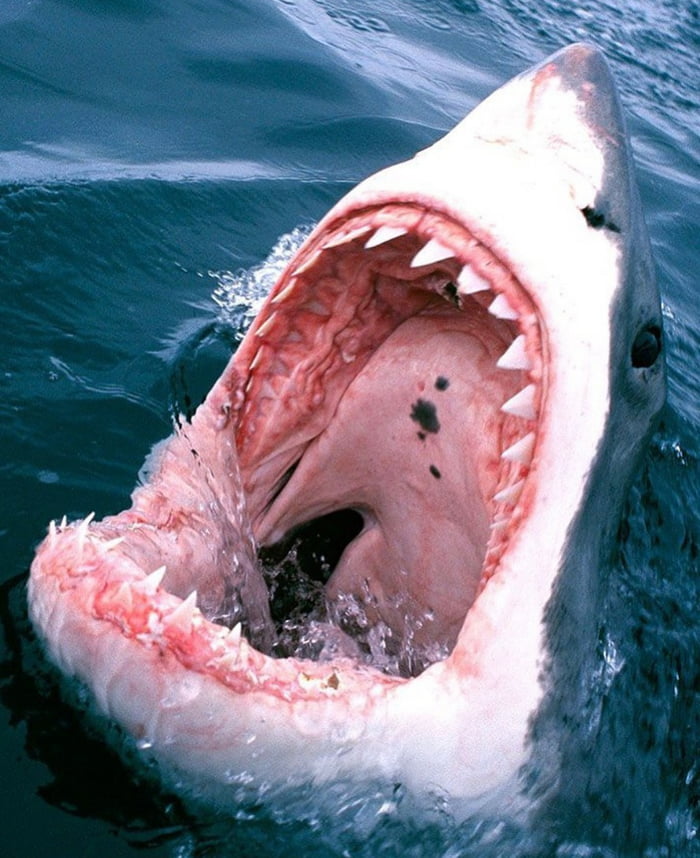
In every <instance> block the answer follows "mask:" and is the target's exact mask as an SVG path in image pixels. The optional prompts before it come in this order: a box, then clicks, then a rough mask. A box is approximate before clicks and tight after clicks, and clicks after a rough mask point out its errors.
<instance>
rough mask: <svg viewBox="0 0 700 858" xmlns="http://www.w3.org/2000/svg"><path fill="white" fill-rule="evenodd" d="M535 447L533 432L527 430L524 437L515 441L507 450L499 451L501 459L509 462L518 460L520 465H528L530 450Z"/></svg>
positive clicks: (530, 455)
mask: <svg viewBox="0 0 700 858" xmlns="http://www.w3.org/2000/svg"><path fill="white" fill-rule="evenodd" d="M534 449H535V433H534V432H528V434H527V435H525V437H524V438H521V439H520V440H519V441H516V442H515V444H513V445H512V446H511V447H508V449H507V450H504V451H503V452H502V453H501V458H502V459H507V460H508V461H509V462H519V463H520V464H521V465H529V464H530V462H531V461H532V451H533V450H534Z"/></svg>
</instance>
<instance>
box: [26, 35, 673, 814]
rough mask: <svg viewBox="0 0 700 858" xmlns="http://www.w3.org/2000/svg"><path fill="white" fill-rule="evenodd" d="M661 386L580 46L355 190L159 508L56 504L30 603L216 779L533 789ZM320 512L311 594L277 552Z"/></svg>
mask: <svg viewBox="0 0 700 858" xmlns="http://www.w3.org/2000/svg"><path fill="white" fill-rule="evenodd" d="M664 393H665V381H664V361H663V355H662V327H661V313H660V306H659V296H658V292H657V287H656V283H655V276H654V270H653V264H652V259H651V253H650V248H649V241H648V237H647V233H646V229H645V225H644V221H643V216H642V213H641V207H640V202H639V197H638V192H637V188H636V184H635V179H634V175H633V166H632V162H631V155H630V150H629V145H628V142H627V138H626V134H625V129H624V123H623V118H622V114H621V109H620V105H619V102H618V97H617V95H616V91H615V87H614V84H613V81H612V78H611V75H610V73H609V70H608V67H607V65H606V63H605V61H604V59H603V58H602V56H601V54H600V53H599V52H598V51H597V50H596V49H594V48H592V47H590V46H587V45H583V44H576V45H572V46H570V47H568V48H566V49H564V50H562V51H560V52H558V53H556V54H554V55H553V56H552V57H550V58H549V59H547V60H546V61H544V62H543V63H542V64H540V65H538V66H536V67H535V68H533V69H531V70H529V71H527V72H526V73H524V74H522V75H520V76H519V77H516V78H515V79H513V80H512V81H510V82H509V83H507V84H506V85H504V86H503V87H502V88H501V89H499V90H497V91H496V92H495V93H494V94H493V95H491V96H490V97H489V98H488V99H486V100H485V101H484V102H483V103H482V104H480V105H479V106H478V107H477V108H476V109H474V110H473V111H472V112H471V113H470V114H469V115H468V116H467V117H466V118H465V119H464V120H463V121H462V122H461V123H460V124H459V125H457V126H456V127H455V128H454V130H452V131H451V132H450V133H448V134H447V135H446V136H445V137H444V138H443V139H441V140H439V141H438V142H437V143H435V144H434V145H433V146H431V147H430V148H428V149H426V150H424V151H422V152H419V153H418V154H417V155H416V156H415V157H414V158H412V159H411V160H409V161H406V162H404V163H401V164H397V165H395V166H391V167H389V168H387V169H384V170H381V171H380V172H378V173H376V174H374V175H372V176H370V177H369V178H368V179H366V180H365V181H363V182H361V183H360V184H359V185H358V186H357V187H355V188H354V189H353V190H351V191H350V192H349V193H348V194H347V195H346V196H345V197H344V198H343V199H341V200H340V202H338V203H337V205H335V206H334V208H332V209H331V211H330V212H329V213H328V214H327V215H326V216H325V217H324V218H323V219H322V220H321V221H320V223H319V224H318V225H317V226H316V228H315V229H314V230H313V232H312V233H311V234H310V235H309V236H308V238H307V240H305V242H304V243H303V245H302V246H301V247H300V248H299V250H298V251H297V252H296V253H295V255H294V256H293V258H292V259H291V261H290V262H289V264H288V265H287V267H286V269H285V270H284V272H283V273H282V275H281V276H280V278H279V280H278V282H277V284H276V285H275V287H274V288H273V289H272V291H271V293H270V294H269V296H268V297H267V299H266V301H265V303H264V305H263V307H262V309H261V310H260V312H259V314H258V316H257V318H256V319H255V321H254V323H253V324H252V326H251V328H250V330H249V332H248V333H247V335H246V337H245V339H244V341H243V343H242V345H241V346H240V348H239V349H238V350H237V352H236V354H235V355H234V356H233V357H232V359H231V361H230V363H229V364H228V366H227V367H226V369H225V370H224V372H223V374H222V376H221V377H220V378H219V380H218V381H217V382H216V383H215V384H214V386H213V388H212V389H211V391H210V393H209V394H208V396H207V398H206V400H205V401H204V403H203V404H202V405H201V406H200V407H199V409H198V410H197V412H196V414H195V415H194V417H193V418H192V420H191V421H190V422H184V423H183V424H182V425H181V426H179V428H178V429H177V431H176V432H175V434H174V435H173V436H172V437H171V438H170V439H169V440H168V441H167V442H166V443H165V445H164V447H163V448H162V450H161V451H160V454H159V455H158V457H157V458H156V460H155V461H154V463H152V465H151V468H150V474H149V477H148V479H147V481H146V483H145V484H143V485H141V486H139V487H138V488H137V489H136V490H135V491H134V494H133V497H132V501H133V502H132V506H131V507H130V508H129V509H128V510H126V511H125V512H122V513H121V514H119V515H116V516H112V517H108V518H105V519H104V520H103V521H101V522H97V521H93V520H92V519H91V517H88V518H86V519H84V520H82V521H76V522H72V523H67V522H66V521H65V519H64V520H63V522H61V523H60V524H58V525H57V524H56V523H55V522H52V523H51V525H50V527H49V533H48V536H47V537H46V538H45V540H44V541H43V542H42V544H41V545H40V546H39V548H38V550H37V553H36V557H35V559H34V562H33V565H32V568H31V574H30V579H29V586H28V596H29V609H30V615H31V618H32V621H33V623H34V626H35V628H36V630H37V632H38V634H39V636H40V639H41V640H42V641H43V642H44V644H45V647H46V650H47V652H48V655H49V658H50V659H51V660H52V661H53V662H54V663H55V664H56V665H58V667H59V668H60V669H61V671H63V672H64V673H65V674H67V675H69V676H71V677H76V678H77V679H79V680H80V681H81V682H82V683H83V684H84V685H86V686H87V688H88V689H89V691H90V693H91V695H92V698H93V700H94V701H95V703H96V705H97V707H98V709H99V710H100V711H101V712H103V713H104V714H105V715H106V716H108V718H110V719H113V720H114V721H115V722H116V723H118V724H119V725H121V727H122V728H123V729H124V730H125V731H127V733H129V734H131V735H132V736H133V737H135V739H136V740H137V741H138V742H139V744H140V746H141V747H143V748H147V749H148V751H147V752H148V754H149V756H150V757H152V758H155V759H156V760H158V761H159V762H160V763H161V764H162V766H163V768H164V770H167V771H171V772H175V773H176V775H177V777H178V779H179V782H180V783H181V784H187V785H189V786H190V787H191V788H192V789H193V790H194V791H197V790H199V791H200V792H204V793H213V794H216V795H218V796H219V797H220V798H221V797H223V798H224V799H225V797H226V795H227V791H229V792H230V794H231V795H233V794H234V788H235V786H236V785H240V784H246V785H249V786H250V787H251V789H254V790H255V789H258V790H260V791H261V792H265V791H266V790H267V791H269V790H270V789H272V788H276V787H286V786H294V785H305V784H312V785H316V786H318V785H321V784H330V783H332V782H334V781H340V782H353V783H359V784H361V783H363V782H369V781H373V782H376V781H380V782H384V783H389V784H397V783H400V784H402V785H403V786H404V787H405V788H406V789H408V790H411V791H412V792H413V793H415V794H418V795H420V794H426V793H428V794H430V793H432V792H433V791H435V790H438V791H440V793H441V794H444V795H448V796H449V797H450V799H451V801H452V802H453V806H454V807H455V808H457V809H458V810H457V812H459V813H468V812H469V811H470V809H471V808H475V807H483V806H484V805H485V804H488V802H489V800H490V799H493V800H497V801H499V802H500V801H503V800H504V797H507V796H511V797H515V796H517V795H518V793H519V792H520V791H521V790H522V789H523V780H522V776H521V773H522V771H523V766H524V765H525V764H526V763H527V762H528V760H529V759H530V758H531V757H532V755H533V754H534V753H536V752H537V750H536V741H535V737H534V735H533V724H534V723H535V722H536V718H537V714H538V712H540V711H541V710H542V709H543V707H546V705H547V701H548V700H551V699H552V696H553V695H555V694H556V691H555V688H554V686H555V683H556V680H557V677H558V675H559V674H558V671H557V669H556V664H555V661H556V659H555V657H554V656H555V650H556V641H555V636H556V624H557V620H556V618H557V617H561V616H562V615H566V616H568V617H570V618H573V622H574V625H575V626H576V628H577V631H578V630H580V632H581V636H580V640H579V641H578V643H579V644H580V645H581V646H584V645H587V643H586V642H587V641H589V639H590V635H588V636H587V634H586V629H588V630H589V631H590V626H591V624H594V623H595V622H596V618H595V605H596V581H597V579H598V575H599V568H600V566H601V564H602V563H603V562H604V560H605V558H606V557H607V556H608V555H609V553H610V551H611V549H612V546H613V542H614V536H615V532H616V527H617V525H618V523H619V518H620V511H621V508H622V505H623V503H624V498H625V493H626V489H627V487H628V485H629V483H630V480H631V478H632V476H633V475H634V472H635V469H636V468H637V466H638V463H639V460H640V456H641V455H642V452H643V450H644V447H645V444H646V442H647V440H648V438H649V434H650V432H651V431H652V429H653V426H654V419H655V416H656V415H657V413H658V411H659V409H660V407H661V405H662V402H663V399H664ZM314 528H316V529H315V530H314ZM321 532H322V533H323V539H324V540H325V542H324V545H325V546H326V547H325V548H324V549H323V550H322V549H320V548H316V549H315V548H314V546H313V544H312V545H311V547H310V548H309V547H308V546H307V547H306V549H305V550H306V552H307V554H309V555H312V556H313V557H314V558H315V561H317V563H316V567H314V570H313V572H312V573H308V572H307V573H306V574H307V577H306V583H307V584H308V583H309V581H311V582H312V584H313V587H314V588H315V590H314V595H313V598H312V599H310V600H307V602H306V603H305V604H306V607H299V606H298V605H297V606H295V604H294V599H295V594H294V587H293V586H291V585H289V584H287V583H286V581H285V576H287V577H291V579H292V580H293V581H298V580H300V578H299V576H298V571H296V572H295V571H294V569H293V564H292V565H291V566H290V562H291V561H290V560H289V558H287V560H286V561H284V562H281V561H279V558H278V559H277V560H274V562H273V560H270V559H269V558H270V557H273V558H274V557H276V556H277V555H275V551H277V552H278V554H280V555H281V554H283V553H284V550H287V548H289V546H291V548H290V549H289V554H290V556H291V557H292V560H293V559H294V557H296V558H297V561H298V556H297V555H298V554H299V553H300V551H301V548H300V545H301V542H300V541H299V540H302V539H303V538H306V539H307V540H308V539H311V538H312V537H309V536H308V534H309V533H312V534H313V533H316V535H317V536H318V534H319V533H321ZM304 535H306V536H304ZM295 536H296V537H297V541H296V542H295V541H294V539H295ZM318 538H320V537H318ZM280 545H282V546H286V547H287V548H285V549H284V550H282V551H280V550H278V549H279V546H280ZM329 545H330V546H331V548H329V547H328V546H329ZM265 552H267V553H266V554H265ZM314 552H315V553H314ZM260 554H265V556H267V557H268V560H267V561H266V562H267V564H268V566H274V565H275V563H277V566H276V568H275V570H274V574H271V573H270V570H269V568H268V570H267V571H265V569H264V565H263V564H262V563H261V561H260V559H259V555H260ZM331 554H332V555H333V559H332V561H331V560H329V559H328V557H330V555H331ZM278 561H279V562H278ZM285 564H286V565H285ZM290 569H291V570H292V571H290ZM295 576H297V577H295ZM280 589H281V590H283V591H284V592H285V593H286V595H285V599H286V601H287V602H289V603H290V605H291V607H289V610H290V612H291V613H292V615H293V621H289V620H285V618H284V616H281V615H280V610H281V608H280V604H279V592H280ZM299 598H301V597H299ZM276 600H277V601H276ZM283 601H284V600H283ZM553 606H554V607H553ZM579 624H580V625H579ZM295 629H296V632H294V630H295ZM285 630H286V632H287V638H286V639H285V637H284V632H285ZM290 630H291V631H290ZM295 635H296V636H295ZM573 638H574V639H573V640H572V641H571V642H570V643H571V645H573V646H576V645H577V641H576V640H575V638H576V635H574V636H573ZM283 640H286V643H284V645H283V644H282V643H281V641H283ZM581 663H583V662H581Z"/></svg>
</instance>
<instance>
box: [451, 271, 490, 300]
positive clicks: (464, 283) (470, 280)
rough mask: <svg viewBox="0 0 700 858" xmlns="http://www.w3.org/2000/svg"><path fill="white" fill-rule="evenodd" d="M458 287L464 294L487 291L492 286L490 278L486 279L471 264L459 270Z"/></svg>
mask: <svg viewBox="0 0 700 858" xmlns="http://www.w3.org/2000/svg"><path fill="white" fill-rule="evenodd" d="M457 287H458V289H459V291H460V293H461V294H462V295H473V294H474V293H475V292H487V291H488V290H489V289H490V288H491V287H490V286H489V282H488V280H484V278H483V277H481V276H480V275H479V274H477V273H476V271H474V269H473V268H472V267H471V265H465V266H464V268H462V270H461V271H460V272H459V277H458V278H457Z"/></svg>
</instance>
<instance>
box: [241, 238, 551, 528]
mask: <svg viewBox="0 0 700 858" xmlns="http://www.w3.org/2000/svg"><path fill="white" fill-rule="evenodd" d="M409 233H410V230H408V229H406V228H404V227H395V226H389V225H383V226H380V227H378V228H376V229H375V228H373V227H372V225H370V224H365V225H362V226H359V227H354V228H351V229H350V230H348V231H347V232H341V233H339V234H336V235H334V236H332V237H331V238H330V239H329V240H328V241H326V242H325V243H324V244H323V245H322V247H321V248H320V249H318V250H316V251H312V252H311V253H309V254H308V255H307V256H306V257H305V258H304V260H303V261H302V262H301V263H300V264H299V265H298V266H297V267H296V268H295V269H294V270H293V272H292V274H291V278H290V281H289V282H288V283H287V285H286V286H285V287H284V288H283V289H282V290H281V291H280V292H278V293H277V294H276V295H275V296H274V297H273V298H272V304H274V305H278V306H279V305H280V304H282V303H284V302H285V301H286V299H288V298H289V297H290V296H291V294H292V293H293V292H295V291H296V289H297V285H298V284H299V281H300V277H301V275H303V274H305V273H307V272H309V271H311V270H312V269H313V268H314V267H315V265H316V263H317V262H318V259H319V257H320V256H321V255H322V253H323V251H325V250H330V249H332V248H337V247H341V246H342V245H346V244H349V243H351V242H353V241H356V240H358V239H360V238H363V237H365V241H364V248H365V249H366V250H371V249H372V248H375V247H379V246H380V245H383V244H386V243H387V242H390V241H393V240H395V239H398V238H401V237H402V236H404V235H407V234H409ZM455 258H456V254H455V252H454V251H453V250H452V249H451V248H449V247H447V246H446V245H445V244H443V243H442V242H440V241H439V240H438V239H436V238H430V239H429V240H428V241H427V242H426V243H425V244H424V245H423V246H422V247H421V248H420V250H418V252H417V253H415V254H414V256H413V258H412V259H411V262H410V267H411V268H420V267H424V266H428V265H434V264H437V263H439V262H446V261H448V260H451V259H455ZM455 285H456V288H457V295H458V296H460V297H465V296H471V295H478V293H487V292H490V293H491V294H493V292H492V287H491V283H490V282H489V281H488V280H486V279H485V278H484V277H482V276H481V275H480V274H479V273H478V272H477V271H475V270H474V267H473V266H472V265H470V264H466V265H463V266H462V268H461V270H460V272H459V274H458V276H457V277H456V279H455ZM487 309H488V312H489V313H491V314H492V315H493V316H494V317H496V318H497V319H503V320H505V321H508V322H517V321H518V320H519V319H520V314H519V313H518V311H517V310H516V309H515V308H514V307H513V306H512V305H511V303H510V302H509V300H508V298H507V297H506V295H504V294H503V293H502V292H499V293H497V294H495V295H494V297H493V300H492V301H491V302H490V303H489V304H488V307H487ZM318 311H319V313H320V312H321V309H319V310H318ZM329 312H330V311H326V313H325V315H327V314H328V313H329ZM322 315H324V314H322ZM276 322H277V311H276V310H275V311H273V312H272V313H271V314H270V315H269V316H268V318H267V319H266V320H265V321H264V322H263V323H262V324H261V325H260V327H258V328H257V330H256V332H255V333H256V337H257V338H259V339H260V340H261V341H262V343H261V347H260V348H259V350H258V352H257V353H256V354H255V356H254V357H253V360H252V361H251V363H250V366H249V368H250V369H251V370H255V369H256V368H257V367H258V365H259V364H260V362H261V361H262V358H263V350H264V348H265V347H266V346H265V339H266V337H267V335H268V333H269V332H270V331H271V330H272V329H273V327H275V325H276ZM496 366H497V367H498V368H499V369H503V370H514V371H524V372H529V371H531V370H532V369H533V364H532V361H531V360H530V357H529V356H528V353H527V339H526V336H525V335H524V334H519V335H518V336H516V337H515V339H514V340H513V341H512V343H511V344H510V345H509V346H508V348H507V349H506V350H505V352H504V353H503V354H502V355H501V357H500V358H499V359H498V360H497V362H496ZM253 383H254V378H253V376H252V374H251V377H250V378H249V380H248V385H247V388H246V393H248V392H249V391H250V388H251V387H252V385H253ZM267 388H269V380H266V381H264V382H263V393H264V392H265V390H266V389H267ZM268 393H269V394H270V395H273V393H274V392H273V391H269V390H268ZM501 410H502V411H503V412H504V413H505V414H509V415H512V416H514V417H518V418H521V419H522V420H525V421H529V422H532V421H535V420H536V419H537V416H538V388H537V386H536V385H535V384H532V383H529V384H527V385H526V386H525V387H524V388H523V389H522V390H520V391H519V392H518V393H516V394H515V396H513V397H511V398H510V399H509V400H507V402H504V403H503V405H502V406H501ZM535 440H536V439H535V433H534V432H532V431H529V432H527V434H525V435H524V436H523V437H521V438H520V439H519V440H518V441H516V442H515V443H513V444H511V445H510V446H509V447H508V448H506V449H505V450H503V451H502V453H501V458H502V459H503V460H504V461H505V462H507V463H513V464H514V465H515V466H523V467H524V468H528V467H529V466H530V464H531V462H532V456H533V452H534V448H535ZM516 470H518V469H517V468H516ZM518 476H519V475H518ZM523 483H524V480H522V479H517V481H516V482H514V483H512V484H509V485H507V486H506V487H505V488H502V489H500V490H499V491H498V492H497V493H496V494H495V495H494V498H493V500H494V502H495V503H496V504H497V505H502V506H504V507H510V508H512V507H514V506H515V505H516V504H517V501H518V498H519V497H520V494H521V491H522V488H523ZM508 520H509V516H508V515H505V514H501V516H496V519H495V520H494V522H493V524H492V529H493V530H496V531H497V530H502V529H503V528H504V526H505V525H506V524H507V523H508Z"/></svg>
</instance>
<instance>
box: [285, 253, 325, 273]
mask: <svg viewBox="0 0 700 858" xmlns="http://www.w3.org/2000/svg"><path fill="white" fill-rule="evenodd" d="M320 255H321V251H320V250H316V251H314V252H313V253H309V254H308V255H307V257H306V259H305V260H304V261H303V262H302V263H301V265H297V267H296V268H295V269H294V271H293V272H292V277H296V276H297V275H298V274H303V273H304V272H305V271H310V270H311V269H312V268H313V267H314V265H315V264H316V263H317V262H318V259H319V257H320Z"/></svg>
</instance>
